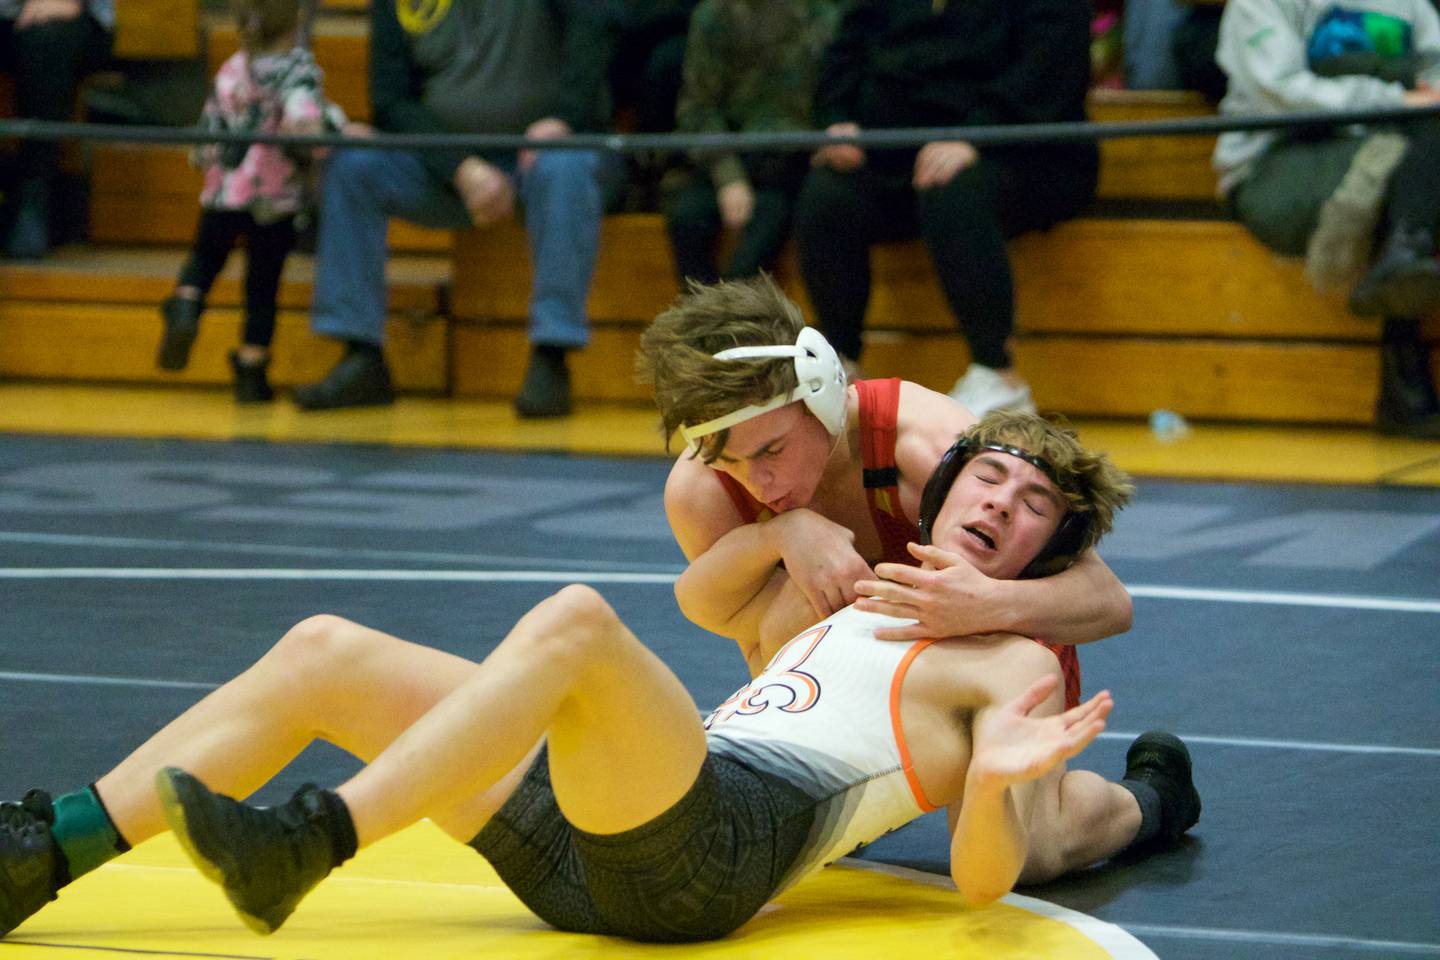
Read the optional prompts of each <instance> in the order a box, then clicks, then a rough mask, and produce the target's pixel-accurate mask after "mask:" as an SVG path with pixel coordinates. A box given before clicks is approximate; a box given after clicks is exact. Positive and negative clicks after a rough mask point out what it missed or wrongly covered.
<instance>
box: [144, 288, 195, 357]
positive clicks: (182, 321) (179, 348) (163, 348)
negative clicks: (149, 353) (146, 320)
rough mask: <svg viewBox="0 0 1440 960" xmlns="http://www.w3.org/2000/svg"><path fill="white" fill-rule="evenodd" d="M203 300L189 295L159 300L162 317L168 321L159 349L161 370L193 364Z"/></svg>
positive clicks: (165, 322)
mask: <svg viewBox="0 0 1440 960" xmlns="http://www.w3.org/2000/svg"><path fill="white" fill-rule="evenodd" d="M204 310H205V306H204V304H202V303H201V302H200V301H199V300H191V299H190V298H189V297H174V296H172V297H166V298H165V302H164V303H162V304H160V319H161V321H162V322H163V323H164V325H165V329H164V332H163V333H162V334H161V335H160V349H159V351H157V354H156V357H155V365H156V366H157V367H159V368H160V369H161V370H184V369H185V368H186V367H187V366H189V364H190V348H191V347H193V346H195V335H196V334H198V333H199V332H200V314H201V313H203V312H204Z"/></svg>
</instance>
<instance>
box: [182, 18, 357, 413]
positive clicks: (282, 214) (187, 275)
mask: <svg viewBox="0 0 1440 960" xmlns="http://www.w3.org/2000/svg"><path fill="white" fill-rule="evenodd" d="M304 5H305V0H230V7H231V9H232V10H233V11H234V13H235V19H236V21H237V26H238V28H239V33H240V50H239V51H237V52H236V53H235V54H234V55H233V56H231V57H230V59H228V60H226V61H225V62H224V63H223V64H221V66H220V69H219V70H218V71H217V72H216V74H215V83H214V86H213V88H212V89H211V92H210V97H209V99H208V100H206V102H205V112H204V114H203V115H202V116H201V118H200V125H201V127H202V128H203V129H205V130H207V131H214V132H243V133H297V134H307V133H308V134H314V133H322V132H334V131H338V130H341V129H343V128H344V126H345V115H344V113H343V112H342V111H341V110H340V108H339V107H337V106H335V105H334V104H333V103H330V102H328V101H327V100H326V99H325V95H324V93H323V92H322V90H321V73H320V68H319V67H318V66H316V64H315V58H314V57H313V56H312V55H311V53H310V51H309V50H307V49H305V47H303V46H300V45H298V40H299V37H300V34H301V32H302V27H303V23H304V18H303V17H302V15H301V12H302V7H303V6H304ZM191 159H192V161H193V162H194V163H195V165H196V166H197V167H199V168H200V170H201V171H202V172H203V173H204V177H205V185H204V188H203V189H202V191H201V193H200V207H201V211H200V222H199V224H198V225H197V226H196V229H195V241H194V244H193V246H192V247H191V250H190V256H189V257H188V258H187V259H186V261H185V265H184V266H183V267H181V269H180V278H179V281H178V282H177V284H176V287H175V292H174V293H173V294H171V295H170V297H169V298H168V299H166V301H165V303H164V304H163V305H162V306H161V308H160V316H161V319H162V321H163V322H164V333H163V334H162V336H161V340H160V350H159V356H158V359H157V363H158V364H159V366H160V368H161V369H162V370H183V369H185V366H186V365H187V364H188V363H189V362H190V348H191V346H192V345H193V344H194V342H195V335H196V333H198V332H199V329H200V315H201V313H203V312H204V310H205V298H206V296H208V295H209V293H210V287H211V286H212V285H213V284H214V283H215V278H216V277H217V276H219V275H220V271H221V270H223V269H224V268H225V261H226V260H228V259H229V257H230V251H231V250H233V249H234V248H235V244H236V242H237V241H238V240H239V239H240V238H241V237H244V238H245V329H244V333H243V337H242V340H241V343H240V347H239V348H238V349H237V350H233V351H231V353H230V367H231V369H232V370H233V371H234V374H235V399H236V400H238V401H240V402H241V403H255V402H260V401H265V400H270V399H273V398H274V392H273V391H272V390H271V388H270V381H269V378H268V376H267V375H266V371H267V369H268V367H269V365H270V342H271V340H272V339H274V336H275V308H276V304H275V300H276V297H277V295H278V294H279V290H280V274H281V271H283V270H284V268H285V258H286V257H287V256H289V254H290V250H291V249H292V248H293V247H294V246H295V229H296V220H297V218H298V217H299V216H301V215H303V213H304V211H305V209H306V207H307V206H308V205H309V203H310V200H311V197H310V193H311V191H310V189H309V184H310V181H311V179H312V178H311V176H310V174H311V172H312V168H311V156H310V154H309V151H307V150H296V149H292V148H287V147H278V146H274V145H268V144H261V143H255V144H240V143H211V144H205V145H203V146H201V147H199V148H198V149H196V150H195V152H194V153H193V154H192V157H191Z"/></svg>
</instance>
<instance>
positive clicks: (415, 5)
mask: <svg viewBox="0 0 1440 960" xmlns="http://www.w3.org/2000/svg"><path fill="white" fill-rule="evenodd" d="M449 12H450V0H395V15H396V16H397V17H399V18H400V26H402V27H404V28H405V32H406V33H417V34H418V33H429V32H430V31H431V30H433V29H434V27H435V25H436V24H437V23H439V22H440V21H441V20H444V19H445V14H447V13H449Z"/></svg>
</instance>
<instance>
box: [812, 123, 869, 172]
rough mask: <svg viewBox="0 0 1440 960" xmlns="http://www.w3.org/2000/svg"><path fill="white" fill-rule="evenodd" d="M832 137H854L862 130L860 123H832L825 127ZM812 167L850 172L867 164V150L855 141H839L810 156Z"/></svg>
mask: <svg viewBox="0 0 1440 960" xmlns="http://www.w3.org/2000/svg"><path fill="white" fill-rule="evenodd" d="M825 132H826V133H827V134H829V135H830V136H832V137H853V136H855V134H857V133H859V132H860V124H858V123H832V124H830V126H828V127H826V128H825ZM810 165H811V166H812V167H829V168H830V169H831V170H835V171H838V172H839V173H849V172H850V171H852V170H858V169H860V168H861V167H863V166H864V165H865V150H864V148H862V147H858V146H856V145H855V144H853V143H837V144H833V145H831V146H826V147H821V148H820V149H819V150H816V151H815V154H814V155H813V156H812V157H811V158H810Z"/></svg>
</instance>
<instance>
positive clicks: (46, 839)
mask: <svg viewBox="0 0 1440 960" xmlns="http://www.w3.org/2000/svg"><path fill="white" fill-rule="evenodd" d="M54 822H55V810H54V807H53V806H52V805H51V803H50V795H49V794H47V793H45V792H43V791H41V790H31V791H30V792H29V793H27V794H25V799H23V800H21V801H20V802H19V803H15V802H13V801H7V802H5V803H0V937H3V936H4V935H5V934H7V933H9V932H10V931H11V930H14V929H15V928H16V927H18V926H20V924H21V923H23V922H24V921H25V918H26V917H28V916H30V915H31V914H33V913H34V912H35V911H37V910H39V909H40V908H41V907H43V906H45V904H47V903H49V902H50V901H51V900H54V899H55V891H56V890H58V889H59V888H60V887H61V885H62V884H63V883H64V882H65V881H66V880H67V879H68V872H69V871H68V868H67V867H66V865H65V858H64V857H63V856H61V854H60V851H59V848H58V847H56V845H55V840H54V838H53V837H51V836H50V825H51V824H52V823H54Z"/></svg>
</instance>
